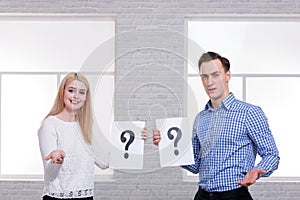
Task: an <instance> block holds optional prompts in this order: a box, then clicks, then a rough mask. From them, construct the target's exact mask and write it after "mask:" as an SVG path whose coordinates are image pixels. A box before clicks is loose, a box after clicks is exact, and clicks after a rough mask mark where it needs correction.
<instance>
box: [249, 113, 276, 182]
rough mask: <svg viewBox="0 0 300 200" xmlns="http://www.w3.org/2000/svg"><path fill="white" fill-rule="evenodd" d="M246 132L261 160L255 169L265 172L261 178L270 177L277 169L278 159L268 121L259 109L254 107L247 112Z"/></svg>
mask: <svg viewBox="0 0 300 200" xmlns="http://www.w3.org/2000/svg"><path fill="white" fill-rule="evenodd" d="M247 130H248V134H249V137H250V138H251V140H252V141H253V143H254V145H255V148H256V149H257V153H258V155H260V156H261V158H262V160H261V161H260V162H259V163H258V164H257V165H256V166H255V168H258V169H263V170H265V171H266V173H265V174H263V175H261V176H264V177H267V176H270V175H271V174H272V173H273V171H274V170H276V169H277V168H278V165H279V160H280V157H279V152H278V149H277V146H276V143H275V140H274V137H273V135H272V132H271V130H270V128H269V124H268V119H267V117H266V116H265V114H264V112H263V111H262V109H261V108H260V107H255V108H254V109H251V110H250V111H249V115H248V120H247Z"/></svg>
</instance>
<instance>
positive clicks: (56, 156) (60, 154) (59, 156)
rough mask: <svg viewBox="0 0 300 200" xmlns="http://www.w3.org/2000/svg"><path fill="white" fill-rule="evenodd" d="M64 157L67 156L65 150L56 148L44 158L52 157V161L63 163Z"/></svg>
mask: <svg viewBox="0 0 300 200" xmlns="http://www.w3.org/2000/svg"><path fill="white" fill-rule="evenodd" d="M64 158H65V152H64V151H63V150H54V151H52V152H51V153H50V154H49V155H48V156H46V157H45V158H44V159H45V160H50V159H51V163H56V164H62V163H63V161H64Z"/></svg>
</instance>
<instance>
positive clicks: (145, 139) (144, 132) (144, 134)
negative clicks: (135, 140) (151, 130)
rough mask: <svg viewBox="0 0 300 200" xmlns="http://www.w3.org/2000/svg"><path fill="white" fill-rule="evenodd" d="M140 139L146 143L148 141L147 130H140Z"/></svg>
mask: <svg viewBox="0 0 300 200" xmlns="http://www.w3.org/2000/svg"><path fill="white" fill-rule="evenodd" d="M142 139H143V140H144V141H145V142H146V141H147V139H148V130H147V129H146V128H144V129H143V130H142Z"/></svg>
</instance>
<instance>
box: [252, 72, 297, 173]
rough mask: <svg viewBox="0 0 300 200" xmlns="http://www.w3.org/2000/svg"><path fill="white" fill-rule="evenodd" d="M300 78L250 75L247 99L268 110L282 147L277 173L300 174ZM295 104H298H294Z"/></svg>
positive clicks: (280, 147)
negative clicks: (298, 147) (299, 125)
mask: <svg viewBox="0 0 300 200" xmlns="http://www.w3.org/2000/svg"><path fill="white" fill-rule="evenodd" d="M299 85H300V78H248V79H247V101H248V102H251V103H253V104H256V105H259V106H260V107H261V108H262V109H263V111H264V112H265V114H266V116H267V118H268V120H269V124H270V128H271V130H272V133H273V135H274V137H275V140H276V144H277V146H278V149H279V155H280V165H279V168H278V170H276V171H275V172H274V173H275V174H276V175H277V176H300V172H299V170H298V169H299V165H300V161H299V160H298V159H296V158H298V157H299V153H298V151H297V150H293V149H292V148H294V147H297V146H299V140H300V135H299V132H298V130H299V127H298V124H299V115H298V114H299V112H300V108H299V106H297V104H298V102H300V93H299ZM293 105H294V106H293Z"/></svg>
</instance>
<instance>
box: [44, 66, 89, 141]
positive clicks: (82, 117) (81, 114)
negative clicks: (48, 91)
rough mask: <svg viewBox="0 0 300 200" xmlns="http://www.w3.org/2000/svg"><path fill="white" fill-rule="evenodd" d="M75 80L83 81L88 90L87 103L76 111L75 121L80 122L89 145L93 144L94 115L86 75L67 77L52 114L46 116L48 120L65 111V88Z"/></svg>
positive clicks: (70, 75)
mask: <svg viewBox="0 0 300 200" xmlns="http://www.w3.org/2000/svg"><path fill="white" fill-rule="evenodd" d="M73 80H78V81H81V82H82V83H84V85H85V86H86V88H87V91H86V100H85V103H84V104H83V106H82V107H81V108H80V109H79V110H77V111H76V113H75V120H76V121H78V123H79V125H80V128H81V132H82V135H83V138H84V139H85V141H86V142H87V143H88V144H91V140H92V127H93V114H92V108H91V107H92V106H91V92H90V85H89V82H88V80H87V78H86V77H85V76H84V75H82V74H81V73H75V72H71V73H69V74H67V75H66V76H65V78H64V79H63V80H62V82H61V84H60V86H59V89H58V92H57V95H56V98H55V101H54V104H53V106H52V108H51V110H50V112H49V113H48V115H47V116H46V118H47V117H48V116H51V115H57V114H59V113H61V112H62V111H63V109H64V107H65V104H64V91H65V87H66V85H68V84H69V83H70V82H71V81H73Z"/></svg>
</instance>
